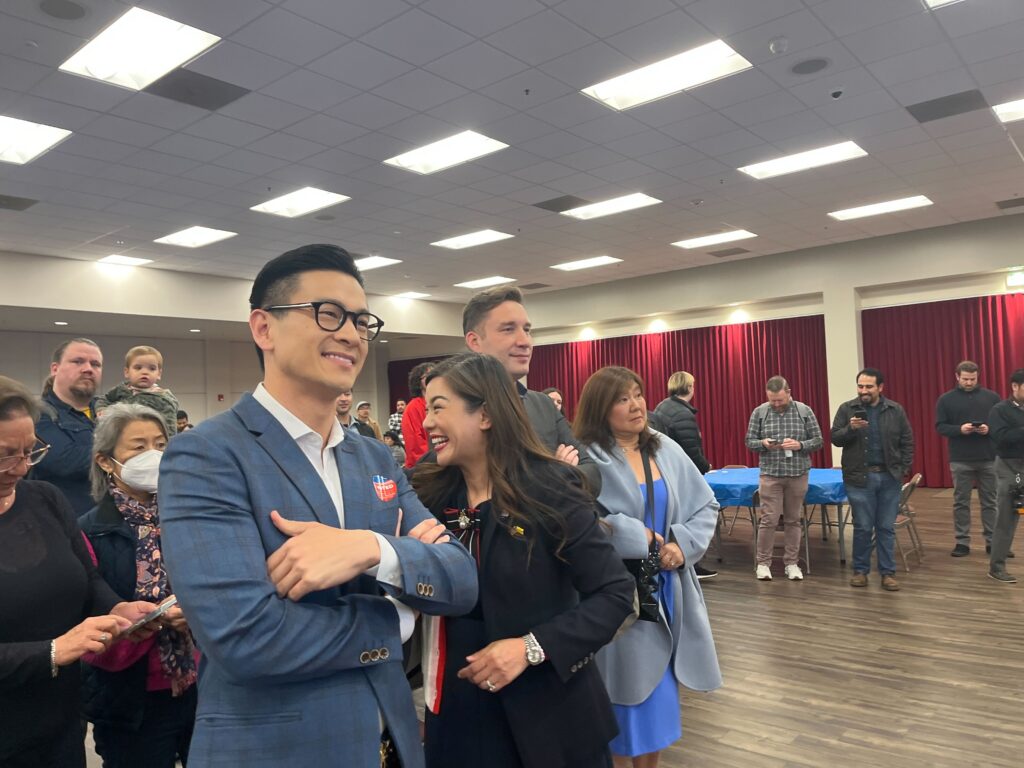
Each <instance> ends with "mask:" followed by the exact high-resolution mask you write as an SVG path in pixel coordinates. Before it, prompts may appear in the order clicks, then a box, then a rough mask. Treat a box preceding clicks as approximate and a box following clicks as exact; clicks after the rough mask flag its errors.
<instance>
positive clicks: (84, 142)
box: [60, 133, 139, 163]
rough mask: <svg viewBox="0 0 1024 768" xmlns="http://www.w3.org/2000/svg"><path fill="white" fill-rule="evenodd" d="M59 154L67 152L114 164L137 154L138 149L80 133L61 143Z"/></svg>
mask: <svg viewBox="0 0 1024 768" xmlns="http://www.w3.org/2000/svg"><path fill="white" fill-rule="evenodd" d="M60 149H61V152H68V153H70V154H73V155H82V156H83V157H92V158H95V159H96V160H106V161H107V162H111V163H116V162H119V161H120V160H123V159H124V158H126V157H128V156H129V155H134V154H135V153H136V152H138V149H139V148H138V147H133V146H130V145H128V144H121V143H119V142H116V141H107V140H106V139H100V138H97V137H95V136H86V135H85V134H82V133H74V134H72V135H71V136H68V138H67V139H65V140H64V141H62V142H61V145H60Z"/></svg>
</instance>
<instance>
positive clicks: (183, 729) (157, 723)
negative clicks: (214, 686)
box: [92, 685, 196, 768]
mask: <svg viewBox="0 0 1024 768" xmlns="http://www.w3.org/2000/svg"><path fill="white" fill-rule="evenodd" d="M195 719H196V686H194V685H193V686H192V687H191V688H189V689H188V690H187V691H186V692H185V693H183V694H182V695H181V696H179V697H177V698H174V697H172V696H171V692H170V691H148V692H147V693H146V704H145V709H144V711H143V716H142V725H141V727H140V728H139V729H138V730H134V729H132V728H128V727H125V726H116V725H107V724H103V723H96V724H94V725H93V729H92V733H93V738H94V739H95V740H96V752H97V753H98V754H99V755H100V757H102V758H103V768H139V766H146V768H174V761H175V757H176V756H178V757H180V758H181V764H182V765H187V763H188V746H189V743H190V742H191V741H192V728H193V726H194V724H195Z"/></svg>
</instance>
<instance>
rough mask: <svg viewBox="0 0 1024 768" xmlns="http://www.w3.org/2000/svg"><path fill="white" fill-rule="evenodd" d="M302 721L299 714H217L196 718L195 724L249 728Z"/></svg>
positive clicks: (213, 726)
mask: <svg viewBox="0 0 1024 768" xmlns="http://www.w3.org/2000/svg"><path fill="white" fill-rule="evenodd" d="M301 719H302V713H301V712H273V713H271V712H268V713H267V714H264V715H227V714H225V715H221V714H217V713H210V714H202V715H198V716H196V722H197V723H202V724H203V725H205V726H208V727H210V728H251V727H253V726H258V725H283V724H284V723H295V722H298V721H299V720H301Z"/></svg>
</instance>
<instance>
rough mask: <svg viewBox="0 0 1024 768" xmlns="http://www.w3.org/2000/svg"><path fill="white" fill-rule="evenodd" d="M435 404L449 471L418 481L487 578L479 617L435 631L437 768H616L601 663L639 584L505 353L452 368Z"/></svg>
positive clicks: (460, 360) (432, 721)
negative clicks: (540, 426)
mask: <svg viewBox="0 0 1024 768" xmlns="http://www.w3.org/2000/svg"><path fill="white" fill-rule="evenodd" d="M426 400H427V416H426V420H425V421H424V427H425V429H426V431H427V434H428V435H429V437H430V440H431V447H432V448H433V449H434V450H435V452H436V454H437V464H427V465H424V464H421V465H420V467H418V468H417V470H416V473H415V475H414V479H413V484H414V486H415V487H416V489H417V492H418V493H419V495H420V498H421V499H422V500H423V502H424V504H425V505H426V506H427V507H428V508H429V509H430V510H431V511H432V512H433V513H434V514H435V515H436V516H437V517H438V518H439V519H440V520H441V521H442V522H444V523H445V525H446V526H447V527H448V529H449V531H451V533H452V535H455V536H458V537H459V538H460V539H461V540H462V542H463V543H464V544H465V545H466V546H467V547H468V548H469V550H470V551H471V552H472V553H473V555H474V556H475V558H476V560H477V563H478V566H479V574H480V599H479V602H478V603H477V605H476V607H475V608H474V610H473V611H472V612H470V613H469V614H467V615H466V616H464V617H460V618H455V619H451V618H449V619H444V620H441V621H440V622H433V620H431V622H430V623H429V624H428V628H430V629H433V630H434V631H432V632H430V636H431V642H428V647H427V654H426V658H425V665H424V668H425V683H424V688H425V690H426V698H427V705H428V711H427V721H426V754H427V766H428V768H445V767H447V766H452V767H453V768H454V767H455V766H459V767H460V768H461V766H467V765H486V766H488V768H498V767H501V768H505V767H506V766H507V767H508V768H520V767H522V768H570V767H572V768H577V767H578V768H584V766H585V767H586V768H594V767H595V766H604V765H608V766H610V765H611V758H610V754H609V752H608V742H609V740H610V739H611V738H612V737H613V736H614V735H615V734H616V732H617V726H616V724H615V718H614V716H613V715H612V710H611V705H610V703H609V700H608V694H607V693H606V691H605V689H604V685H603V684H602V682H601V678H600V676H599V675H598V672H597V668H596V666H595V665H594V664H592V663H591V662H592V659H593V656H594V653H595V652H596V651H597V650H598V649H599V648H601V647H602V646H603V645H605V644H607V643H608V642H609V641H610V640H611V639H612V638H613V636H614V635H615V632H616V631H617V630H618V629H619V628H620V627H621V626H622V625H623V622H624V621H625V620H626V619H627V618H628V617H629V616H630V615H631V613H632V610H633V594H634V586H633V580H632V578H631V577H630V576H629V574H628V572H627V571H626V570H625V568H624V567H623V565H622V560H621V559H620V558H619V557H618V556H617V555H616V554H615V550H614V548H613V547H612V545H611V543H610V542H609V540H608V538H607V535H606V534H605V532H604V530H603V529H602V528H601V527H600V526H599V524H598V519H597V513H596V509H595V505H594V501H593V499H592V498H590V496H589V495H588V494H586V493H585V492H584V490H583V487H582V479H581V476H580V474H579V473H578V472H577V471H576V470H575V469H573V468H572V467H570V466H569V465H567V464H564V463H562V462H559V461H557V460H556V459H554V458H553V457H552V456H551V454H550V453H549V452H548V451H547V450H546V449H545V448H544V447H542V445H541V444H540V442H539V440H538V439H537V437H536V435H535V434H534V432H533V429H532V428H531V427H530V423H529V421H528V420H527V418H526V414H525V412H524V411H523V406H522V402H521V400H520V398H519V396H518V393H517V392H516V390H515V388H514V385H513V383H512V380H511V378H510V377H509V375H508V373H507V372H506V371H505V369H504V368H503V367H502V366H501V364H500V363H499V362H498V361H497V360H495V359H494V358H491V357H489V356H486V355H480V354H473V353H467V354H462V355H457V356H455V357H453V358H450V359H449V360H446V361H445V362H443V363H441V364H440V365H438V366H437V367H436V368H434V370H433V371H432V372H431V374H430V377H429V378H428V380H427V389H426Z"/></svg>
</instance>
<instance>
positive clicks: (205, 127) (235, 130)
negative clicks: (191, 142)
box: [171, 115, 270, 154]
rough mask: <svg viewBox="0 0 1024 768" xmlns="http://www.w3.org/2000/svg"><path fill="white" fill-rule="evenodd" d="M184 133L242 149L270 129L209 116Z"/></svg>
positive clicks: (217, 116)
mask: <svg viewBox="0 0 1024 768" xmlns="http://www.w3.org/2000/svg"><path fill="white" fill-rule="evenodd" d="M185 133H188V134H191V135H192V136H199V137H200V138H203V139H209V140H210V141H217V142H221V143H222V144H229V145H231V146H233V147H242V146H245V145H246V144H248V143H249V142H250V141H256V139H259V138H262V137H264V136H266V135H267V134H268V133H270V129H268V128H262V127H260V126H258V125H253V124H252V123H247V122H244V121H242V120H235V119H234V118H232V117H225V116H224V115H210V116H209V117H205V118H203V119H202V120H199V121H197V122H195V123H193V124H192V125H190V126H189V127H188V128H186V129H185ZM229 149H230V147H229ZM171 154H176V153H173V152H172V153H171Z"/></svg>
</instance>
